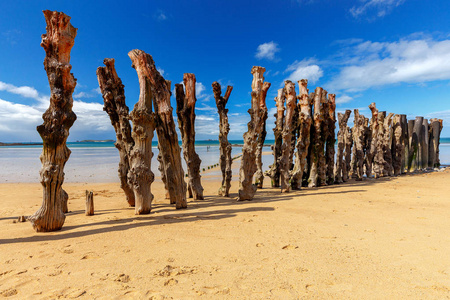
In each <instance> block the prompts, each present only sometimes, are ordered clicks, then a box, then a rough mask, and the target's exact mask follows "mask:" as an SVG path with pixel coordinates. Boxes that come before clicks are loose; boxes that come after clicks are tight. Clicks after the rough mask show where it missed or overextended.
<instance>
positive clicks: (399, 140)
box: [392, 115, 405, 176]
mask: <svg viewBox="0 0 450 300" xmlns="http://www.w3.org/2000/svg"><path fill="white" fill-rule="evenodd" d="M392 128H393V133H394V134H393V139H392V140H393V141H392V147H393V148H392V166H393V168H394V175H395V176H398V175H400V174H401V173H402V166H403V161H404V155H405V149H404V145H403V127H402V116H401V115H395V116H394V121H393V125H392Z"/></svg>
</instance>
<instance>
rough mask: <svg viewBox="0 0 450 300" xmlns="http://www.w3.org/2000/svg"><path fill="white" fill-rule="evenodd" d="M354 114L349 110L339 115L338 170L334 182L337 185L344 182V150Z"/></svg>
mask: <svg viewBox="0 0 450 300" xmlns="http://www.w3.org/2000/svg"><path fill="white" fill-rule="evenodd" d="M351 113H352V111H351V110H349V109H347V110H346V111H345V113H343V114H342V113H338V124H339V131H338V133H337V138H338V144H337V154H336V168H335V170H336V171H335V175H334V181H335V183H342V182H344V180H343V177H344V174H343V173H344V169H345V168H346V167H345V164H344V150H345V136H346V133H347V127H348V126H347V122H348V119H349V118H350V114H351Z"/></svg>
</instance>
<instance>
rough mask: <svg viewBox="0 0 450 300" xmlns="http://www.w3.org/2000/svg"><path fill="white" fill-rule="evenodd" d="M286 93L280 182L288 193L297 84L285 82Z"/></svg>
mask: <svg viewBox="0 0 450 300" xmlns="http://www.w3.org/2000/svg"><path fill="white" fill-rule="evenodd" d="M284 92H285V94H286V117H285V118H284V127H283V145H282V146H281V158H280V175H281V176H280V181H281V192H282V193H285V192H286V193H287V192H289V191H290V184H289V180H290V174H289V173H290V172H289V171H290V167H291V162H290V156H291V146H292V132H293V127H294V124H293V117H294V113H295V107H296V106H297V103H296V102H297V96H296V94H295V84H294V83H293V82H292V81H290V80H286V81H285V82H284Z"/></svg>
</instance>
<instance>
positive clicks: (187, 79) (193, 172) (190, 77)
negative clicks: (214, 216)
mask: <svg viewBox="0 0 450 300" xmlns="http://www.w3.org/2000/svg"><path fill="white" fill-rule="evenodd" d="M183 81H184V86H185V88H186V95H185V93H184V90H183V85H182V84H175V91H176V99H177V116H178V127H179V128H180V133H181V140H182V146H183V156H184V160H185V161H186V166H187V171H188V172H187V173H188V177H189V182H188V192H189V197H190V198H191V197H193V198H194V200H203V187H202V183H201V181H200V177H201V176H200V164H201V162H202V161H201V159H200V157H199V156H198V154H197V153H196V152H195V102H197V99H196V97H195V82H196V79H195V75H194V74H192V73H184V75H183Z"/></svg>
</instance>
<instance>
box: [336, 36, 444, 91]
mask: <svg viewBox="0 0 450 300" xmlns="http://www.w3.org/2000/svg"><path fill="white" fill-rule="evenodd" d="M347 50H348V56H347V57H346V58H343V60H344V61H343V62H342V63H343V64H344V66H343V67H342V68H341V70H340V72H339V73H338V75H337V76H336V77H334V78H333V79H332V80H331V82H330V84H329V86H330V89H334V90H346V91H347V92H354V91H361V90H366V89H369V88H373V87H378V86H386V85H392V84H398V83H425V82H429V81H435V80H449V79H450V40H441V41H436V40H433V39H416V40H399V41H397V42H390V43H389V42H384V43H379V42H371V41H366V42H361V43H358V44H355V45H354V46H352V47H350V48H348V49H347Z"/></svg>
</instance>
